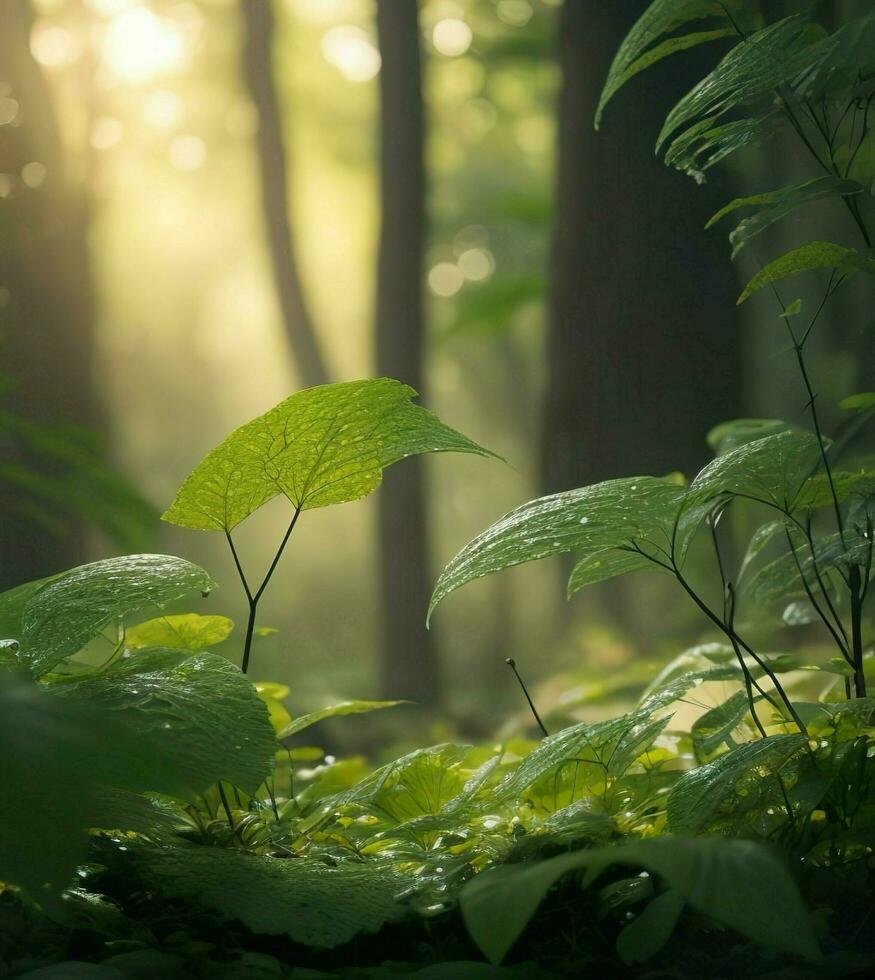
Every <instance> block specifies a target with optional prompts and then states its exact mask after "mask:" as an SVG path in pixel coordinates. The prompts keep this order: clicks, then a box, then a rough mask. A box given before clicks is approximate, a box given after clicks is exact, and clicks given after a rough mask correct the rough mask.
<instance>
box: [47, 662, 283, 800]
mask: <svg viewBox="0 0 875 980" xmlns="http://www.w3.org/2000/svg"><path fill="white" fill-rule="evenodd" d="M50 688H51V689H52V690H53V691H55V692H56V693H57V695H58V696H59V697H62V698H64V699H65V700H67V701H72V702H75V703H77V704H85V705H93V706H95V707H97V708H100V709H101V710H102V711H103V712H104V717H110V716H121V717H123V718H124V719H125V722H126V725H127V727H128V730H129V731H130V732H131V733H133V734H134V735H135V737H136V738H137V740H138V742H139V743H140V746H141V749H142V751H144V752H147V753H148V754H149V755H150V756H152V757H154V758H157V759H162V760H163V765H162V768H161V770H160V778H159V779H158V781H157V782H154V783H150V784H147V785H144V786H143V787H142V788H143V789H148V790H152V791H155V792H163V793H168V794H171V795H179V796H190V795H192V794H194V793H198V792H200V791H202V790H204V789H206V788H207V787H208V786H211V785H212V784H213V783H215V782H217V781H218V780H220V779H223V780H227V781H228V782H231V783H234V784H235V785H237V786H239V787H240V788H241V789H243V790H245V791H246V792H248V793H252V792H254V791H255V789H256V788H257V787H258V785H259V784H260V783H261V782H262V780H263V779H264V778H265V776H267V775H268V773H269V772H270V771H271V769H272V768H273V761H274V756H275V753H276V743H275V740H274V733H273V728H272V726H271V724H270V721H269V719H268V713H267V707H266V705H265V704H264V702H263V701H262V700H261V699H260V698H259V697H258V694H257V693H256V691H255V688H254V687H253V686H252V685H251V684H250V683H249V682H248V681H247V680H246V678H245V677H244V676H243V674H241V673H240V670H239V669H238V668H237V667H235V666H234V664H232V663H230V662H229V661H227V660H225V659H224V657H220V656H217V655H216V654H211V653H197V654H194V655H187V654H185V653H181V652H180V651H178V650H161V649H150V650H142V651H140V652H138V653H137V654H135V655H134V656H132V657H130V658H129V659H126V660H118V661H116V662H115V663H113V664H111V665H110V666H109V667H107V668H106V669H105V670H102V671H99V672H95V673H91V674H88V675H86V676H83V677H77V678H75V679H67V678H65V679H64V680H63V682H58V683H53V684H51V685H50ZM120 764H121V765H122V766H123V765H124V757H121V758H120ZM122 777H123V773H122V772H118V773H115V774H114V778H116V779H121V778H122Z"/></svg>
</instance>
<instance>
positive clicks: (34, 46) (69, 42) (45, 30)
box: [30, 21, 79, 68]
mask: <svg viewBox="0 0 875 980" xmlns="http://www.w3.org/2000/svg"><path fill="white" fill-rule="evenodd" d="M30 51H31V54H32V55H33V56H34V58H36V60H37V61H38V62H39V63H40V64H41V65H43V66H44V67H45V68H66V67H67V66H68V65H72V64H73V62H74V61H75V60H76V59H77V58H78V57H79V42H78V41H77V40H76V38H75V37H74V35H73V34H71V33H70V31H68V30H67V29H66V28H64V27H57V26H55V25H53V24H46V23H43V22H40V21H38V22H37V23H36V24H35V25H34V28H33V30H32V31H31V34H30Z"/></svg>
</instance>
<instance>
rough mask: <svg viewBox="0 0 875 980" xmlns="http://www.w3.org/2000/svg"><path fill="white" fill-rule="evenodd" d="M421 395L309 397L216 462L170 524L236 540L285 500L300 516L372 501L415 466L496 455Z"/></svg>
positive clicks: (245, 431) (355, 392)
mask: <svg viewBox="0 0 875 980" xmlns="http://www.w3.org/2000/svg"><path fill="white" fill-rule="evenodd" d="M415 395H416V392H415V391H414V390H413V389H412V388H410V387H408V386H407V385H404V384H401V383H400V382H399V381H393V380H391V379H389V378H380V379H377V380H368V381H348V382H342V383H340V384H331V385H321V386H319V387H317V388H306V389H305V390H303V391H299V392H297V394H294V395H292V396H291V397H289V398H287V399H286V400H285V401H283V402H280V404H279V405H276V406H275V407H274V408H272V409H270V411H268V412H265V413H264V415H260V416H259V417H258V418H256V419H253V420H252V421H251V422H248V423H247V424H246V425H243V426H241V427H240V428H239V429H236V430H235V431H234V432H232V433H231V434H230V435H229V436H228V437H227V439H225V441H224V442H222V443H220V445H218V446H217V447H216V448H215V449H213V450H212V452H210V453H208V454H207V455H206V456H205V457H204V459H203V460H202V461H201V462H200V463H199V464H198V465H197V466H196V467H195V469H194V470H193V471H192V472H191V473H190V474H189V476H188V477H187V478H186V480H185V482H184V483H183V484H182V486H181V487H180V488H179V490H178V492H177V494H176V498H175V499H174V501H173V503H172V504H171V505H170V507H169V508H168V510H167V511H166V512H165V513H164V515H163V519H164V520H166V521H169V522H170V523H171V524H178V525H180V526H182V527H190V528H195V529H200V530H207V531H209V530H213V531H216V530H218V531H223V530H224V531H230V530H232V529H233V528H234V527H236V526H237V525H238V524H239V523H240V522H241V521H243V520H245V519H246V518H247V517H249V515H250V514H252V513H254V512H255V511H256V510H258V509H259V507H261V506H262V505H263V504H265V503H267V501H268V500H271V499H272V498H273V497H276V496H278V495H280V494H282V495H284V496H286V497H287V498H288V499H289V500H290V501H291V502H292V504H293V505H294V506H295V507H296V508H298V509H300V510H309V509H312V508H315V507H328V506H330V505H331V504H339V503H344V502H346V501H350V500H358V499H359V498H360V497H365V496H367V495H368V494H369V493H371V492H372V491H373V490H376V488H377V487H378V486H379V484H380V481H381V479H382V473H383V470H384V469H385V467H387V466H390V465H391V464H392V463H396V462H398V460H400V459H402V458H404V457H405V456H412V455H417V454H420V453H436V452H463V453H476V454H477V455H480V456H490V455H493V454H492V453H490V452H489V451H488V450H486V449H483V448H482V447H481V446H478V445H477V444H476V443H474V442H472V441H471V440H470V439H467V438H466V437H465V436H463V435H461V434H460V433H458V432H456V431H455V430H453V429H451V428H449V427H448V426H446V425H444V424H443V423H442V422H441V421H439V420H438V419H437V418H436V417H435V416H434V415H432V414H431V412H428V411H426V410H425V409H424V408H422V407H420V406H418V405H414V404H413V403H412V402H411V398H413V397H414V396H415Z"/></svg>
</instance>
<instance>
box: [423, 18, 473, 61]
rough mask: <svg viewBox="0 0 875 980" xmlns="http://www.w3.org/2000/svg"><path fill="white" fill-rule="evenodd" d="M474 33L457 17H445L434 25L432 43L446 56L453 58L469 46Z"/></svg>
mask: <svg viewBox="0 0 875 980" xmlns="http://www.w3.org/2000/svg"><path fill="white" fill-rule="evenodd" d="M473 40H474V35H473V33H472V32H471V28H470V27H469V26H468V25H467V24H466V23H465V21H463V20H460V19H459V18H458V17H445V18H444V19H443V20H439V21H438V22H437V23H436V24H435V25H434V30H433V31H432V32H431V41H432V44H433V45H434V46H435V47H436V48H437V50H438V51H440V53H441V54H445V55H447V57H450V58H455V57H457V56H458V55H460V54H464V53H465V52H466V51H467V50H468V48H470V47H471V42H472V41H473Z"/></svg>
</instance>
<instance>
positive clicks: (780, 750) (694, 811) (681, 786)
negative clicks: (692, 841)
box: [667, 734, 807, 834]
mask: <svg viewBox="0 0 875 980" xmlns="http://www.w3.org/2000/svg"><path fill="white" fill-rule="evenodd" d="M806 741H807V739H806V736H805V735H801V734H800V735H770V736H768V737H767V738H761V739H757V740H756V741H755V742H748V743H746V744H745V745H741V746H739V747H738V748H737V749H733V750H732V751H731V752H727V753H726V754H725V755H721V756H719V757H718V758H717V759H715V760H714V761H713V762H709V763H708V764H707V765H704V766H699V767H698V768H696V769H691V770H690V771H689V772H687V773H685V774H684V775H683V776H682V777H681V778H680V779H679V780H678V782H677V783H675V785H674V788H673V789H672V791H671V793H669V796H668V802H667V810H668V826H669V830H670V831H671V832H672V833H674V834H698V833H701V832H702V831H704V830H706V829H707V828H708V827H709V826H710V825H711V823H712V821H713V820H714V819H715V817H716V816H717V815H718V813H719V811H720V808H721V806H722V805H723V803H724V801H726V799H727V798H728V797H730V796H731V795H732V794H733V793H734V792H735V791H736V786H737V784H738V783H739V782H740V781H741V780H742V779H745V780H747V779H751V778H755V779H758V780H766V779H768V778H770V777H773V776H774V774H775V773H776V772H778V771H779V770H780V768H781V766H783V765H784V764H785V763H786V762H787V761H788V760H789V759H790V758H791V757H792V756H794V755H795V754H796V753H797V752H798V751H799V750H800V749H801V748H802V746H803V745H804V744H805V742H806Z"/></svg>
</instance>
